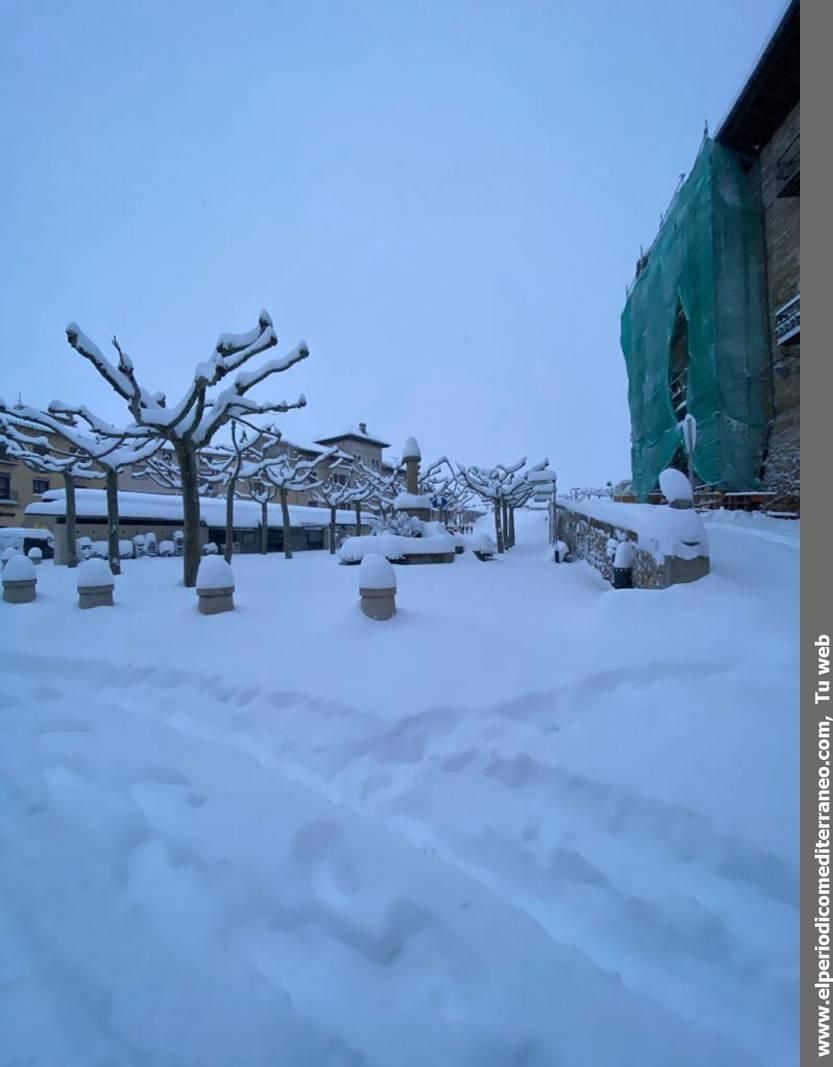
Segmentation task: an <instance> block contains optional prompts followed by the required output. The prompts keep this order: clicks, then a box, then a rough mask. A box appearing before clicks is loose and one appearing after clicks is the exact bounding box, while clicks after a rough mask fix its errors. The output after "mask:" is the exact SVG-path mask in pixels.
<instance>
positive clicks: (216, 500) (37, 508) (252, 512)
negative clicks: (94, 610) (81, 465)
mask: <svg viewBox="0 0 833 1067" xmlns="http://www.w3.org/2000/svg"><path fill="white" fill-rule="evenodd" d="M75 508H76V514H77V515H78V517H79V518H99V517H103V516H105V515H106V514H107V494H106V493H105V491H104V490H103V489H77V490H76V492H75ZM26 514H27V515H65V514H66V494H65V492H64V490H63V489H50V490H49V492H48V493H44V494H43V499H42V500H40V501H38V502H37V503H35V504H30V505H29V506H28V507H27V508H26ZM260 514H261V508H260V504H256V503H254V502H253V501H250V500H235V502H234V525H235V527H237V528H238V529H254V528H256V527H257V526H259V525H260ZM119 515H120V517H121V518H122V519H123V520H127V519H149V520H153V519H168V520H173V521H175V522H181V521H182V499H181V497H180V496H179V494H177V493H130V492H123V491H122V490H119ZM200 515H201V517H202V518H203V519H204V520H205V522H206V523H207V524H208V525H209V526H224V525H225V521H226V502H225V500H224V499H222V498H220V497H200ZM267 517H268V522H269V525H270V526H280V525H281V524H282V521H283V520H282V517H281V509H280V505H279V504H269V505H268V512H267ZM289 520H290V524H291V525H292V526H327V525H328V524H329V521H330V509H329V508H310V507H303V506H301V505H300V504H290V505H289ZM336 522H337V523H338V524H339V525H340V526H352V525H354V524H355V522H356V515H355V512H353V511H347V510H344V509H342V510H339V511H337V512H336ZM369 522H370V515H368V514H367V513H362V523H364V524H365V525H368V524H369ZM27 532H28V531H27Z"/></svg>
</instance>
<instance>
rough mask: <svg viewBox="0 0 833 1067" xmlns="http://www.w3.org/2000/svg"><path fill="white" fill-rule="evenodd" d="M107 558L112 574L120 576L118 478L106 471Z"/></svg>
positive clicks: (114, 473) (116, 475) (113, 472)
mask: <svg viewBox="0 0 833 1067" xmlns="http://www.w3.org/2000/svg"><path fill="white" fill-rule="evenodd" d="M107 556H108V558H109V561H110V570H111V572H112V573H113V574H121V559H120V558H119V476H118V474H116V472H115V471H110V470H108V471H107Z"/></svg>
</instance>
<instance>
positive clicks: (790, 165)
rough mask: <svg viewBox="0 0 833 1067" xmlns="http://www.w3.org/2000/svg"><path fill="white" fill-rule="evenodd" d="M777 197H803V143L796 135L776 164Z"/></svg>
mask: <svg viewBox="0 0 833 1067" xmlns="http://www.w3.org/2000/svg"><path fill="white" fill-rule="evenodd" d="M775 181H776V186H777V192H776V196H800V195H801V143H800V134H796V135H795V137H794V138H793V139H792V141H790V143H789V145H787V147H786V148H785V149H784V151H783V152H782V153H781V155H780V157H779V158H778V160H777V162H776V164H775Z"/></svg>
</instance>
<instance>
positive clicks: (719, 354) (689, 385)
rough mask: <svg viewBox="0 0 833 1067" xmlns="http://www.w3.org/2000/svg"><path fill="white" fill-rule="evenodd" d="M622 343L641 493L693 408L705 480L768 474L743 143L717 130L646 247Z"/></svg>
mask: <svg viewBox="0 0 833 1067" xmlns="http://www.w3.org/2000/svg"><path fill="white" fill-rule="evenodd" d="M622 350H623V352H624V354H625V362H626V364H627V369H628V382H629V385H628V402H629V405H630V412H631V465H632V470H633V485H634V491H635V492H636V493H637V495H638V496H639V497H640V499H644V498H645V496H647V495H648V494H649V493H651V492H653V491H654V490H655V489H656V486H657V480H658V477H659V474H660V472H661V471H662V470H664V469H665V468H666V467H668V466H670V465H673V464H674V463H675V462H679V460H680V455H681V453H680V449H681V434H680V429H679V424H680V421H681V419H682V418H683V417H684V415H685V414H686V413H690V414H691V415H693V416H694V418H695V419H696V420H697V443H696V447H695V449H694V454H693V463H694V469H695V472H696V474H697V476H698V478H699V480H700V481H701V482H703V483H705V484H708V485H714V486H717V487H719V488H722V489H727V490H734V491H738V490H746V489H754V488H755V487H757V486H758V485H759V484H760V473H761V465H762V462H763V455H764V448H765V444H766V431H767V419H768V414H767V413H768V402H769V401H768V389H769V380H770V378H769V375H770V356H769V347H768V331H767V320H766V299H765V274H764V246H763V224H762V219H761V208H760V200H759V197H758V195H757V193H756V189H755V185H754V182H753V179H752V178H751V177H750V176H749V175H748V174H746V173H745V172H744V170H743V167H742V166H741V163H740V160H739V158H738V157H737V156H736V155H735V153H734V152H731V151H730V150H729V149H726V148H723V147H722V146H721V145H719V144H717V143H716V142H714V141H712V140H710V139H708V138H706V139H705V140H704V141H703V144H702V147H701V149H700V152H699V154H698V156H697V160H696V161H695V164H694V167H693V169H692V172H691V174H690V175H689V177H688V179H687V180H686V181H685V183H684V184H683V185H682V186H681V187H680V189H679V190H678V192H677V194H676V196H675V198H674V201H673V203H672V204H671V207H670V208H669V210H668V213H667V215H666V216H665V219H664V220H663V223H662V225H661V227H660V231H659V233H658V234H657V237H656V240H655V241H654V243H653V245H652V246H651V249H650V251H649V252H648V254H647V255H646V256H643V257H642V258H641V259H640V266H639V269H638V273H637V277H636V279H635V281H634V283H633V286H632V288H631V290H630V292H629V294H628V299H627V303H626V305H625V309H624V311H623V312H622Z"/></svg>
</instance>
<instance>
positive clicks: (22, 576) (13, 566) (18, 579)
mask: <svg viewBox="0 0 833 1067" xmlns="http://www.w3.org/2000/svg"><path fill="white" fill-rule="evenodd" d="M37 584H38V578H37V575H36V574H35V565H34V563H32V561H31V560H30V559H27V558H26V556H22V555H20V554H19V553H18V554H16V555H15V556H14V557H13V558H12V559H10V560H9V561H8V562H7V563H6V566H5V567H4V568H3V599H4V600H5V601H6V603H8V604H29V603H31V602H32V601H33V600H34V599H35V586H36V585H37Z"/></svg>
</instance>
